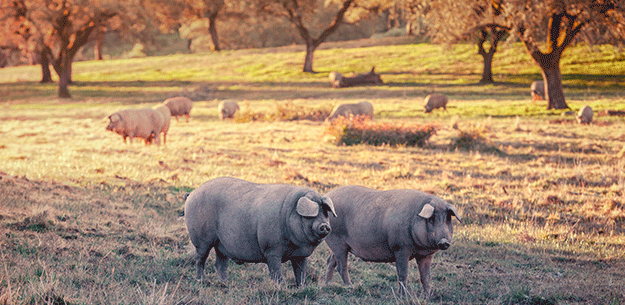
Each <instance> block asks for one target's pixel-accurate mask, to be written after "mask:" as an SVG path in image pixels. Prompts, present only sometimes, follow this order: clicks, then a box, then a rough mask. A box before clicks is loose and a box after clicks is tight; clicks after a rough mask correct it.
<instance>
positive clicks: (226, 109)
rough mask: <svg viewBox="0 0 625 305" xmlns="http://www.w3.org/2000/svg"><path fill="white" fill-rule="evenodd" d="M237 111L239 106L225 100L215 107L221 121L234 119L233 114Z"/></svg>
mask: <svg viewBox="0 0 625 305" xmlns="http://www.w3.org/2000/svg"><path fill="white" fill-rule="evenodd" d="M237 110H239V104H237V102H235V101H233V100H225V101H222V102H221V103H219V105H217V112H219V118H220V119H222V120H225V119H231V118H234V113H235V112H237Z"/></svg>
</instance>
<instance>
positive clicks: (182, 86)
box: [0, 71, 625, 104]
mask: <svg viewBox="0 0 625 305" xmlns="http://www.w3.org/2000/svg"><path fill="white" fill-rule="evenodd" d="M317 74H321V73H317ZM381 74H382V75H407V76H409V77H410V76H412V75H414V78H412V79H408V80H406V81H405V82H402V81H397V80H395V81H389V82H386V83H384V84H382V85H378V86H361V87H350V88H342V89H334V88H331V87H330V84H329V82H328V81H326V79H325V78H314V79H313V78H311V79H310V80H309V81H306V80H305V79H304V80H303V81H301V82H275V81H271V82H260V81H218V82H202V81H181V80H173V81H142V80H135V81H113V82H108V81H102V82H82V81H75V83H74V84H72V85H71V86H70V93H71V94H72V96H73V97H74V100H76V99H90V98H91V99H98V98H112V99H116V102H119V103H122V104H135V103H144V102H158V101H162V100H164V99H166V98H168V97H172V96H179V95H183V96H188V97H190V98H191V99H193V100H213V99H238V100H266V99H273V100H292V99H337V100H341V99H354V98H356V99H359V98H363V99H366V98H371V99H379V98H423V97H424V96H425V95H427V94H429V93H432V92H434V91H437V92H441V93H444V94H446V95H448V96H450V97H451V98H452V99H458V100H468V101H470V100H483V99H495V100H526V99H529V84H530V83H531V81H532V80H535V79H537V76H536V75H534V74H521V75H517V74H515V75H512V74H500V75H498V78H499V79H501V81H497V82H495V83H492V84H480V83H478V82H477V81H476V82H464V83H445V82H446V81H447V82H449V81H453V80H459V79H465V80H466V79H473V78H475V79H477V78H476V77H475V75H474V74H466V73H465V74H450V73H428V74H427V75H425V76H423V75H416V74H415V73H414V72H411V71H390V72H382V73H381ZM424 77H426V78H427V77H431V78H432V79H433V81H439V82H440V83H436V82H429V81H423V80H424ZM441 78H442V79H441ZM539 78H540V77H538V79H539ZM563 79H564V81H565V87H564V90H565V95H566V96H567V98H569V99H588V98H589V96H591V97H593V96H594V97H597V98H600V97H619V96H622V95H623V87H624V86H623V85H622V84H623V83H624V82H625V76H605V75H591V74H570V75H564V76H563ZM397 89H400V90H397ZM401 89H404V90H401ZM56 92H57V84H56V83H51V84H40V83H38V82H17V83H2V84H0V93H2V96H1V97H0V102H6V101H11V100H33V103H38V102H41V99H56Z"/></svg>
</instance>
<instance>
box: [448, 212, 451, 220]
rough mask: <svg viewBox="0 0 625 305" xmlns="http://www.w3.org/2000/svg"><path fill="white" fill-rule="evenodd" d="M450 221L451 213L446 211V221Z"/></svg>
mask: <svg viewBox="0 0 625 305" xmlns="http://www.w3.org/2000/svg"><path fill="white" fill-rule="evenodd" d="M450 221H451V213H447V222H450Z"/></svg>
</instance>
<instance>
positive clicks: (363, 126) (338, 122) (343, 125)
mask: <svg viewBox="0 0 625 305" xmlns="http://www.w3.org/2000/svg"><path fill="white" fill-rule="evenodd" d="M435 133H436V128H435V127H434V125H413V126H404V125H393V124H389V123H374V122H372V121H371V120H370V119H369V117H368V116H365V115H361V116H356V117H350V118H345V117H339V118H337V119H335V120H333V121H332V123H331V125H330V126H329V127H328V129H327V130H326V134H328V135H330V136H331V137H333V138H334V139H335V140H334V142H335V143H336V144H337V145H341V144H343V145H347V146H349V145H356V144H369V145H375V146H381V145H390V146H396V145H406V146H418V147H423V146H424V145H425V144H426V142H427V141H428V140H429V139H430V137H431V136H432V135H434V134H435Z"/></svg>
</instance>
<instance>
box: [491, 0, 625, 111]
mask: <svg viewBox="0 0 625 305" xmlns="http://www.w3.org/2000/svg"><path fill="white" fill-rule="evenodd" d="M503 6H504V9H503V11H504V12H505V14H506V15H507V18H508V20H515V24H514V27H513V31H514V32H515V33H516V34H517V35H518V36H519V38H520V39H521V41H522V42H523V44H524V45H525V48H526V49H527V51H528V52H529V54H530V56H531V57H532V59H533V60H534V61H535V62H536V64H538V66H539V67H540V69H541V73H542V77H543V80H544V81H545V91H546V92H545V96H546V98H547V101H548V105H547V109H567V108H569V106H568V105H567V103H566V100H565V98H564V89H563V86H562V73H561V70H560V60H561V58H562V54H563V53H564V50H565V49H566V48H567V47H568V46H569V45H571V43H573V41H574V39H575V38H576V37H577V36H578V35H579V34H580V33H581V32H582V30H584V29H586V30H587V31H588V33H592V32H594V31H595V30H596V29H601V30H602V32H601V35H602V36H603V39H604V41H620V42H621V43H622V41H623V39H624V38H625V29H624V27H623V25H624V24H625V1H623V0H568V1H564V0H505V2H504V4H503ZM595 33H596V32H595ZM590 36H592V35H590ZM580 37H581V38H587V37H582V36H580ZM615 39H616V40H615ZM540 41H543V42H542V43H541V42H540ZM587 41H588V42H589V43H593V42H596V41H600V40H587Z"/></svg>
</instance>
